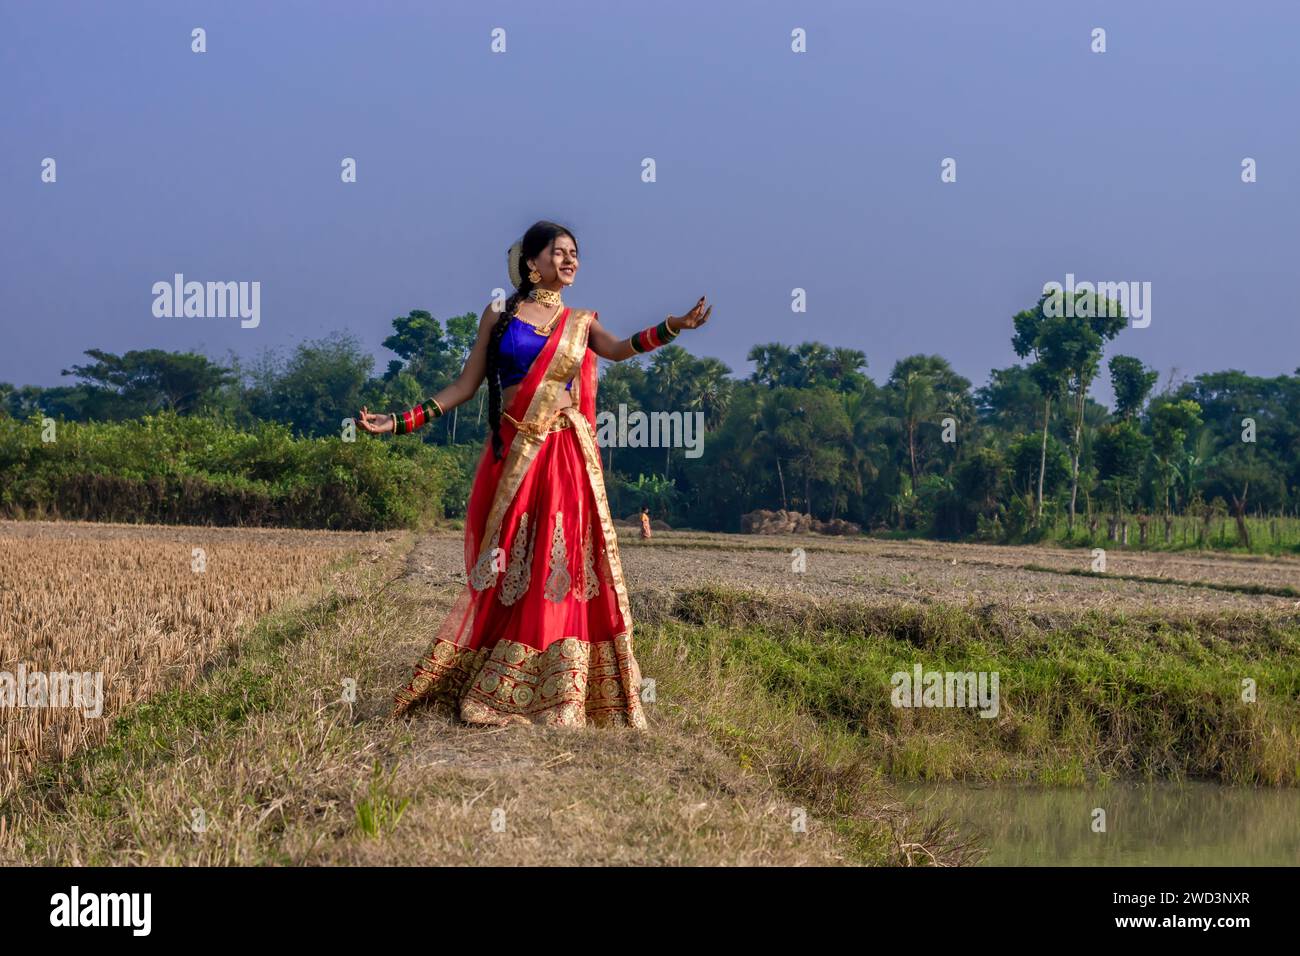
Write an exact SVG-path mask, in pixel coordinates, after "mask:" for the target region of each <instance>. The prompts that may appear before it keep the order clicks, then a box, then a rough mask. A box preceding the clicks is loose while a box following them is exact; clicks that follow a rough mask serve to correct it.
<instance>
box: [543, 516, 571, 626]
mask: <svg viewBox="0 0 1300 956" xmlns="http://www.w3.org/2000/svg"><path fill="white" fill-rule="evenodd" d="M568 590H569V553H568V551H567V550H566V549H565V546H564V512H563V511H557V512H555V531H554V533H553V534H552V535H551V573H550V574H549V575H547V577H546V591H545V594H546V600H548V601H555V602H556V603H559V602H560V601H563V600H564V595H565V594H566V593H567V592H568Z"/></svg>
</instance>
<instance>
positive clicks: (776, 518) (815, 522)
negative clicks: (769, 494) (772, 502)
mask: <svg viewBox="0 0 1300 956" xmlns="http://www.w3.org/2000/svg"><path fill="white" fill-rule="evenodd" d="M740 533H741V534H809V533H816V534H836V535H842V534H861V533H862V526H861V525H857V524H854V523H853V522H852V521H845V520H844V519H843V518H834V519H832V520H830V521H822V520H820V519H819V518H814V517H813V516H812V515H806V514H803V513H801V512H798V511H767V510H764V509H761V508H760V509H759V510H758V511H751V512H750V513H749V514H746V515H741V516H740Z"/></svg>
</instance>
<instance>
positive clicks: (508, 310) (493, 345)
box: [487, 219, 578, 461]
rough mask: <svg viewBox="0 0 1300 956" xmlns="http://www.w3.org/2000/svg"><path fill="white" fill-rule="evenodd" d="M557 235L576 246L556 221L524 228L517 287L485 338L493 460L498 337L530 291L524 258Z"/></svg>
mask: <svg viewBox="0 0 1300 956" xmlns="http://www.w3.org/2000/svg"><path fill="white" fill-rule="evenodd" d="M557 236H568V237H569V238H570V239H572V240H573V248H574V249H577V248H578V240H577V239H576V238H575V237H574V235H573V233H572V232H570V231H569V230H568V229H566V228H565V227H564V226H561V225H560V224H559V223H556V222H550V221H549V220H546V219H542V220H540V221H538V222H535V223H533V224H532V225H531V226H529V227H528V231H527V232H525V233H524V238H523V242H522V244H521V246H520V251H519V288H517V289H515V291H514V293H513V294H512V295H511V296H510V298H508V299H506V305H505V310H504V311H503V312H502V313H501V317H500V318H498V319H497V321H496V324H495V325H493V326H492V335H491V337H490V338H489V339H488V350H487V385H488V424H489V425H490V426H491V428H492V456H493V457H494V458H495V459H496V460H497V461H500V460H501V458H502V457H503V453H504V447H505V445H504V442H502V440H501V339H502V337H503V336H504V335H505V334H506V328H507V326H509V325H510V319H511V317H512V316H513V315H514V314H515V309H517V308H518V307H519V303H520V302H522V301H524V299H526V298H528V293H529V292H530V291H532V288H533V283H532V282H530V281H529V279H528V260H529V259H536V258H537V257H538V256H540V255H541V254H542V251H543V250H544V249H545V248H546V247H547V246H548V245H550V244H551V241H552V240H554V239H555V238H556V237H557Z"/></svg>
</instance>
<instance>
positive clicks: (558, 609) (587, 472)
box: [358, 221, 712, 727]
mask: <svg viewBox="0 0 1300 956" xmlns="http://www.w3.org/2000/svg"><path fill="white" fill-rule="evenodd" d="M507 261H508V264H509V268H510V278H511V281H512V282H513V283H514V285H515V292H514V294H513V295H511V296H510V297H509V298H508V299H507V300H506V302H505V307H504V310H498V309H494V308H493V307H492V306H491V305H489V306H488V308H486V309H484V310H483V319H482V322H481V323H480V325H479V332H478V339H477V341H476V342H475V344H474V348H473V350H472V351H471V353H470V356H469V358H468V360H467V361H466V363H465V368H464V369H463V370H462V372H461V374H460V376H459V377H458V378H457V379H456V381H455V382H453V383H452V384H451V385H449V386H447V387H446V388H444V389H443V390H442V391H440V392H438V394H436V395H435V396H433V398H431V399H429V400H428V401H426V402H424V403H423V404H421V405H418V406H416V407H415V408H412V409H410V410H409V411H405V412H400V413H397V414H395V415H379V414H372V413H370V412H369V411H368V410H366V409H364V408H363V409H362V410H361V414H360V415H359V416H358V422H359V424H360V425H361V427H362V428H363V429H365V430H366V431H368V432H372V433H376V434H378V433H384V432H395V433H397V434H403V433H405V432H409V431H413V430H414V429H416V428H419V427H420V426H421V425H423V424H424V423H425V422H426V421H428V420H430V419H432V418H436V417H438V416H440V415H442V414H444V413H446V412H447V411H448V410H449V409H451V408H453V407H455V406H456V405H459V404H461V403H462V402H465V401H468V400H469V399H470V398H472V397H473V396H474V395H475V394H476V393H477V391H478V388H479V385H480V383H482V381H483V379H484V378H485V377H486V378H487V381H488V418H489V423H490V425H491V436H490V438H489V441H488V442H487V445H486V447H485V448H484V450H483V457H482V458H481V459H480V461H479V465H478V471H477V472H476V474H475V477H474V485H473V488H472V490H471V492H470V497H469V504H468V510H467V514H466V519H465V572H466V575H467V577H468V581H467V582H466V585H465V588H464V590H463V591H462V592H461V593H460V595H459V596H458V597H457V599H456V603H455V605H454V606H453V607H452V609H451V612H450V613H449V614H448V616H447V618H446V619H445V621H444V622H443V624H442V626H441V628H440V629H439V631H438V633H437V635H436V636H435V637H434V640H433V643H432V645H431V646H430V647H429V650H428V652H427V653H426V654H425V656H424V657H423V658H421V660H420V661H419V663H418V664H417V665H416V668H415V674H414V676H413V677H412V678H411V681H410V683H409V684H408V685H407V687H406V688H405V689H403V690H402V691H401V692H400V693H399V694H398V695H397V707H396V709H395V711H394V715H401V714H404V713H405V712H406V711H408V710H409V709H410V708H412V707H414V706H416V705H417V704H422V703H424V702H426V701H432V700H442V701H446V702H448V703H450V704H452V705H453V706H455V707H458V708H459V712H460V716H461V718H462V719H463V720H465V721H466V722H468V723H472V724H488V725H504V724H512V723H523V724H528V723H535V724H559V725H564V726H575V727H578V726H583V725H584V724H586V723H587V722H588V721H590V722H591V723H593V724H596V725H601V726H604V725H621V726H632V727H645V726H646V720H645V714H644V713H643V711H642V708H641V698H640V685H641V672H640V669H639V668H638V667H637V663H636V658H635V657H634V656H633V653H632V617H631V614H630V612H629V609H628V592H627V586H626V584H625V583H624V580H623V567H622V563H621V561H620V560H619V554H618V539H617V536H616V535H615V532H614V524H613V521H612V520H611V517H610V513H609V503H608V501H607V500H606V498H605V482H604V473H603V470H602V467H601V461H600V452H599V449H598V448H597V446H596V437H595V426H596V357H597V356H600V357H601V358H605V359H610V360H612V361H623V360H624V359H628V358H631V357H632V356H633V355H637V354H641V353H644V352H647V351H649V350H651V349H653V348H657V347H659V346H660V345H664V344H666V343H668V342H670V341H672V340H673V339H674V338H675V337H676V336H677V334H678V333H679V332H680V331H681V330H682V329H694V328H698V327H699V326H701V325H703V324H704V323H705V322H706V321H707V320H708V317H709V313H710V312H711V311H712V306H708V307H706V305H705V300H704V298H703V297H701V298H700V301H699V302H698V303H696V305H695V307H694V308H693V309H691V311H690V312H689V313H688V314H686V315H685V316H682V317H680V318H678V317H674V316H669V317H668V318H667V319H666V320H665V321H663V322H660V323H659V324H658V325H657V326H653V327H651V328H647V329H644V330H642V331H641V332H638V333H637V334H636V335H634V336H632V337H631V338H628V339H622V340H620V339H617V338H615V337H614V335H612V334H611V333H610V332H608V331H606V330H605V329H604V328H602V327H601V325H600V323H599V322H597V321H596V315H597V313H595V312H593V311H590V310H586V309H571V308H568V307H566V306H565V305H564V303H563V301H562V298H561V292H562V291H563V289H564V288H566V287H567V286H569V285H572V284H573V279H574V276H575V275H576V274H577V271H578V246H577V242H576V240H575V239H574V238H573V234H572V233H571V232H569V230H567V229H565V228H564V227H563V226H560V225H557V224H555V223H552V222H545V221H543V222H538V223H536V224H534V225H533V226H532V227H531V228H530V229H529V230H528V231H527V232H526V233H525V234H524V237H523V239H521V240H520V241H519V242H516V243H515V244H514V245H513V246H511V248H510V251H509V253H508V254H507ZM521 263H522V265H523V266H524V267H525V268H526V269H527V273H526V274H524V275H521V274H520V273H521ZM503 405H504V409H505V410H504V411H502V407H503Z"/></svg>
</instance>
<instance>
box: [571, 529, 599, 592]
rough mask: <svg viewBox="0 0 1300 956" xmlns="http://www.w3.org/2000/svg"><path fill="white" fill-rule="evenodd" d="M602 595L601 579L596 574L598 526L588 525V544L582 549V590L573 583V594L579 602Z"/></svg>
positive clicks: (576, 583)
mask: <svg viewBox="0 0 1300 956" xmlns="http://www.w3.org/2000/svg"><path fill="white" fill-rule="evenodd" d="M599 593H600V577H599V575H597V573H596V526H595V525H594V524H589V525H587V543H586V547H584V548H583V549H582V588H581V590H579V587H578V582H577V581H575V582H574V583H573V594H574V596H575V597H576V598H577V599H578V600H579V601H590V600H591V599H592V598H594V597H595V596H596V595H597V594H599Z"/></svg>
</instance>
